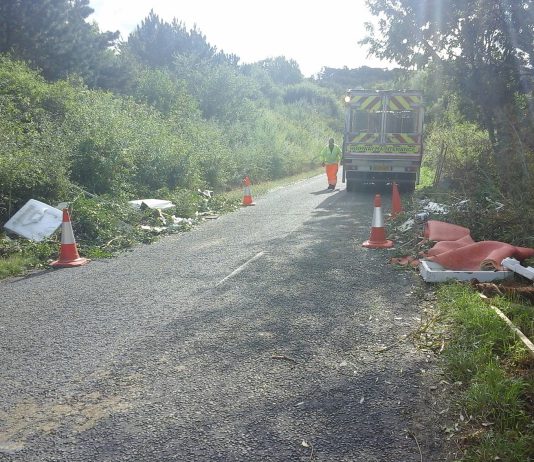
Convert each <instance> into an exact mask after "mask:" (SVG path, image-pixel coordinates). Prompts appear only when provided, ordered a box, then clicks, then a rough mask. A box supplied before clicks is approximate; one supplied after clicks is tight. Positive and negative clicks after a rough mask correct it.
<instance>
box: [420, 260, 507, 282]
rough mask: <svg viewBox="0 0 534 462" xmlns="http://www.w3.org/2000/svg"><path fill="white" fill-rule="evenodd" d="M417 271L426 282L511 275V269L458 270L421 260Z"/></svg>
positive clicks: (485, 279) (486, 278)
mask: <svg viewBox="0 0 534 462" xmlns="http://www.w3.org/2000/svg"><path fill="white" fill-rule="evenodd" d="M419 272H420V273H421V277H422V278H423V279H424V280H425V281H426V282H445V281H451V280H455V281H470V280H471V279H478V280H479V281H480V282H489V281H497V280H502V279H507V278H509V277H512V276H513V274H514V273H513V271H508V270H505V271H482V270H481V271H459V270H448V269H445V268H443V266H441V265H440V264H439V263H435V262H433V261H426V260H423V261H421V263H420V264H419Z"/></svg>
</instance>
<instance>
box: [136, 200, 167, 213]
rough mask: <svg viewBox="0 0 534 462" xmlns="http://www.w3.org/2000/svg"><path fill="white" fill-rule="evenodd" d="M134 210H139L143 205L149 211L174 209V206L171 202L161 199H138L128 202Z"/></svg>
mask: <svg viewBox="0 0 534 462" xmlns="http://www.w3.org/2000/svg"><path fill="white" fill-rule="evenodd" d="M128 203H129V204H131V205H132V206H133V207H135V208H141V207H143V205H144V206H145V207H148V208H149V209H158V210H165V209H170V208H172V207H174V206H175V205H174V204H173V203H172V202H171V201H166V200H163V199H139V200H135V201H128Z"/></svg>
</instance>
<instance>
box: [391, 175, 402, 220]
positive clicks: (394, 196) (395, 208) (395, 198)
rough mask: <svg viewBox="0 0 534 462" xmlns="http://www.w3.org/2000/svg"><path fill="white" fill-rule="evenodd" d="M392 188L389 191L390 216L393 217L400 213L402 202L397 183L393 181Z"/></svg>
mask: <svg viewBox="0 0 534 462" xmlns="http://www.w3.org/2000/svg"><path fill="white" fill-rule="evenodd" d="M392 188H393V191H392V193H391V218H395V217H396V216H397V215H398V214H399V213H402V203H401V198H400V194H399V188H398V187H397V183H395V182H393V186H392Z"/></svg>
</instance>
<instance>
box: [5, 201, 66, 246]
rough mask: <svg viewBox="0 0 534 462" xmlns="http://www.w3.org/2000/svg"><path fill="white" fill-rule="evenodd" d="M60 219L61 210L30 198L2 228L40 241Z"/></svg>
mask: <svg viewBox="0 0 534 462" xmlns="http://www.w3.org/2000/svg"><path fill="white" fill-rule="evenodd" d="M62 220H63V212H62V211H61V210H58V209H56V208H55V207H52V206H50V205H48V204H45V203H44V202H39V201H36V200H35V199H30V200H29V201H28V202H26V203H25V204H24V205H23V206H22V207H21V209H20V210H19V211H18V212H17V213H15V215H13V216H12V217H11V219H10V220H9V221H8V222H7V223H6V224H5V225H4V228H5V229H7V230H8V231H11V232H13V233H16V234H18V235H19V236H22V237H25V238H26V239H30V240H31V241H37V242H40V241H42V240H43V239H46V238H47V237H49V236H50V235H52V234H53V233H54V231H55V230H56V229H58V228H59V225H60V224H61V222H62Z"/></svg>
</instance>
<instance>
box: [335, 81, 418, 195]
mask: <svg viewBox="0 0 534 462" xmlns="http://www.w3.org/2000/svg"><path fill="white" fill-rule="evenodd" d="M345 103H346V116H345V131H344V136H343V176H344V178H345V181H346V183H347V191H355V190H358V189H360V188H361V187H363V186H364V185H365V184H374V185H379V186H380V185H385V184H390V183H392V182H396V183H397V184H398V185H399V188H400V189H401V190H404V191H413V189H414V188H415V185H416V183H418V181H419V171H420V168H421V160H422V157H423V119H424V107H423V94H422V93H421V92H419V91H409V90H403V91H396V90H348V91H347V95H346V97H345Z"/></svg>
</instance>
